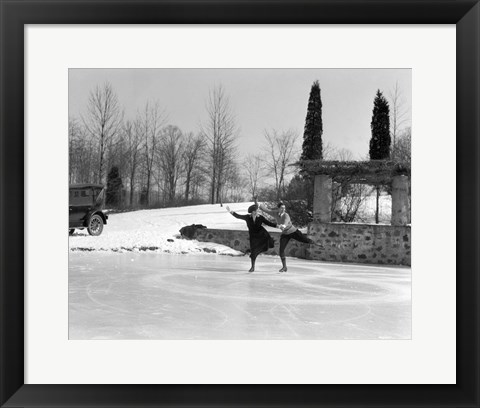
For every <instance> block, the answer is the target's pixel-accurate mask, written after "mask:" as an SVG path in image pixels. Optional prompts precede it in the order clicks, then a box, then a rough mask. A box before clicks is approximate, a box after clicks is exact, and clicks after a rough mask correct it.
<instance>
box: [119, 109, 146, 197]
mask: <svg viewBox="0 0 480 408" xmlns="http://www.w3.org/2000/svg"><path fill="white" fill-rule="evenodd" d="M123 136H124V139H125V143H126V148H127V151H126V171H127V174H128V179H129V183H130V205H133V200H134V196H135V177H136V175H137V170H138V167H139V164H140V156H141V150H140V149H141V144H142V127H141V122H140V119H139V118H137V119H136V120H135V121H134V122H133V123H132V122H130V121H127V122H126V123H125V126H124V129H123Z"/></svg>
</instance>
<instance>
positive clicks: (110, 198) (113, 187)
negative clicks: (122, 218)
mask: <svg viewBox="0 0 480 408" xmlns="http://www.w3.org/2000/svg"><path fill="white" fill-rule="evenodd" d="M122 190H123V183H122V178H121V177H120V172H119V171H118V167H117V166H112V168H111V169H110V171H109V172H108V175H107V193H106V197H105V203H106V204H107V205H112V206H118V205H120V204H121V201H122Z"/></svg>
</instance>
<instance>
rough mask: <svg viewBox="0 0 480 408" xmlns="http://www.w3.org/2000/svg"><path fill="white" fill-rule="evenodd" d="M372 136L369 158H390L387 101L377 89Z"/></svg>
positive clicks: (377, 207) (377, 208) (378, 189)
mask: <svg viewBox="0 0 480 408" xmlns="http://www.w3.org/2000/svg"><path fill="white" fill-rule="evenodd" d="M370 127H371V129H372V137H371V139H370V160H386V159H388V158H390V143H391V139H390V108H389V106H388V102H387V100H386V99H385V97H384V96H383V94H382V93H381V92H380V90H377V95H376V96H375V100H374V101H373V115H372V123H371V124H370ZM376 190H377V194H376V195H377V197H376V205H375V223H376V224H378V219H379V217H378V214H379V208H380V207H379V199H380V186H379V185H377V186H376Z"/></svg>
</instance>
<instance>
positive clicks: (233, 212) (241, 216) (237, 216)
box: [225, 205, 248, 221]
mask: <svg viewBox="0 0 480 408" xmlns="http://www.w3.org/2000/svg"><path fill="white" fill-rule="evenodd" d="M225 208H226V209H227V211H228V212H229V213H230V214H232V215H233V216H234V217H235V218H239V219H241V220H244V221H246V220H247V218H248V215H240V214H237V213H236V212H235V211H230V207H229V206H228V205H227V206H226V207H225Z"/></svg>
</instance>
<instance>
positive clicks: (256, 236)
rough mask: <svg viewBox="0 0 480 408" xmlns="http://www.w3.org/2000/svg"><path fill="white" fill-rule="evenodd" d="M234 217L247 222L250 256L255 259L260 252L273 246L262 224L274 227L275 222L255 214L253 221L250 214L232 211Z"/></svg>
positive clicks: (271, 239)
mask: <svg viewBox="0 0 480 408" xmlns="http://www.w3.org/2000/svg"><path fill="white" fill-rule="evenodd" d="M232 215H233V216H234V217H235V218H239V219H241V220H244V221H246V222H247V227H248V233H249V235H250V251H251V252H250V258H252V259H255V258H256V257H257V256H258V255H259V254H260V253H261V252H265V251H267V250H268V249H269V248H273V245H274V241H273V238H272V237H271V236H270V234H269V233H268V231H267V230H266V229H265V228H263V226H262V224H265V225H268V226H270V227H273V228H275V227H276V226H277V224H275V223H273V222H270V221H268V220H267V219H266V218H265V217H263V216H261V215H257V216H256V217H255V221H254V220H253V217H252V215H251V214H248V215H240V214H237V213H236V212H232Z"/></svg>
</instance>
